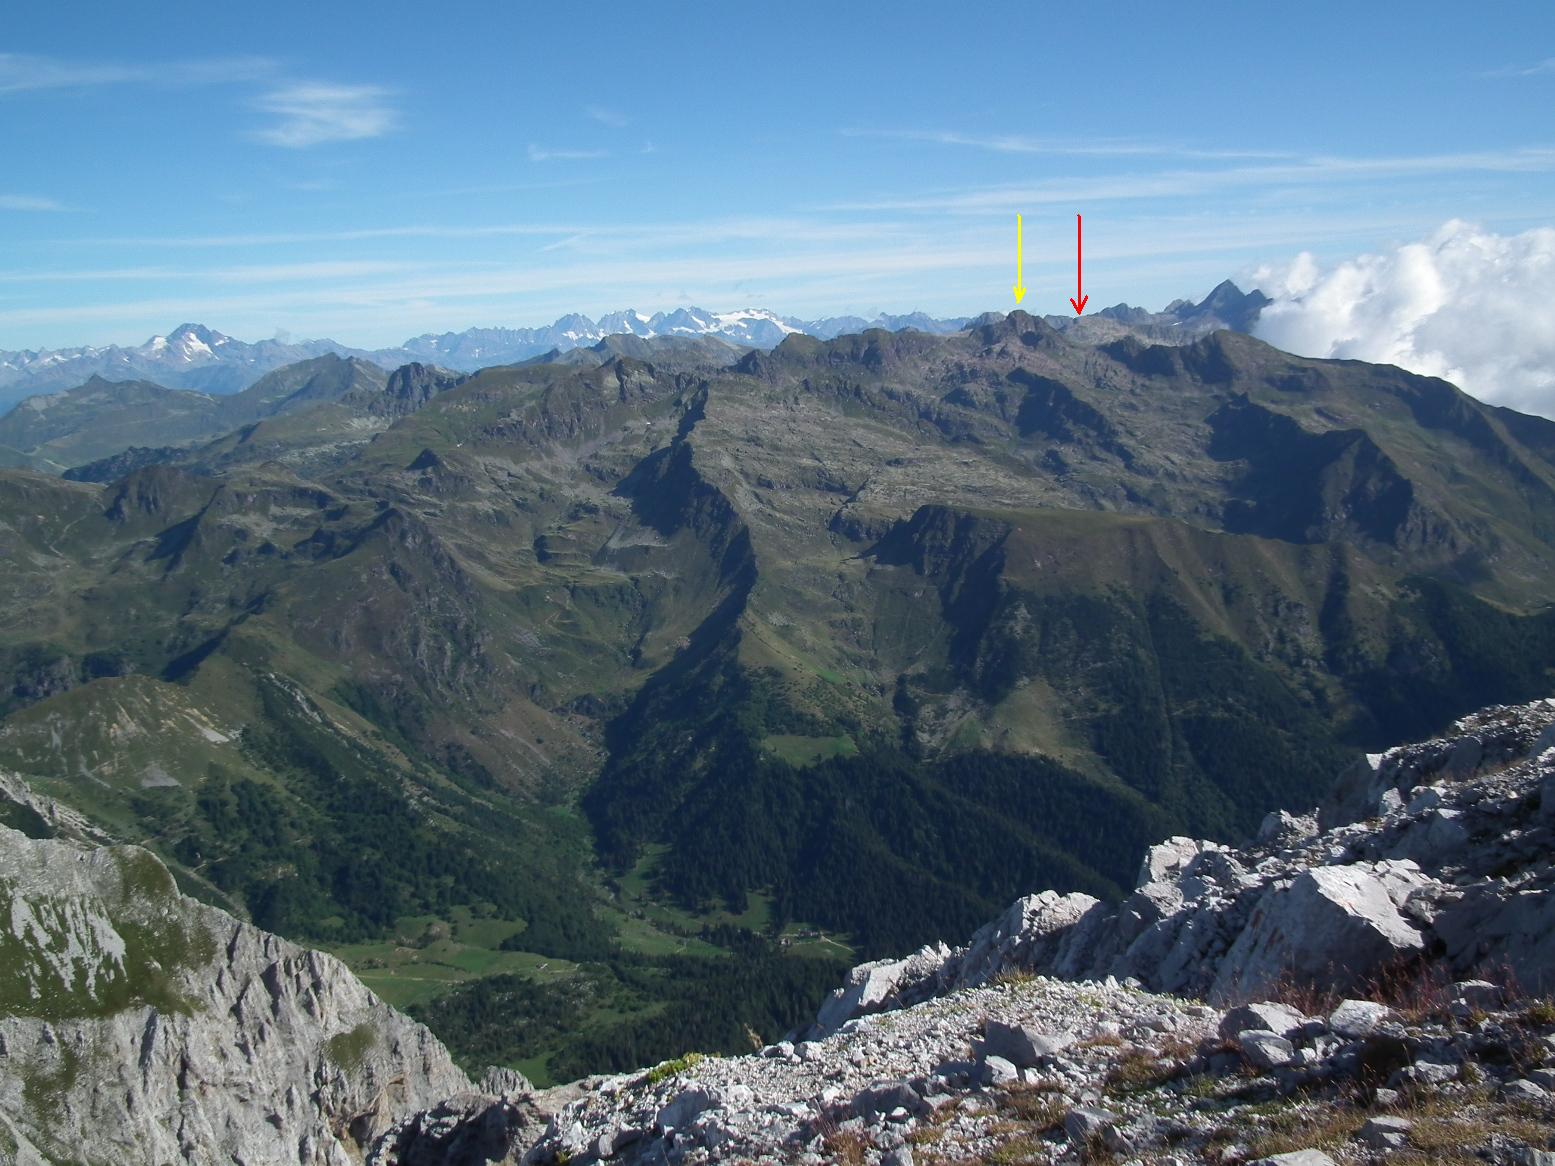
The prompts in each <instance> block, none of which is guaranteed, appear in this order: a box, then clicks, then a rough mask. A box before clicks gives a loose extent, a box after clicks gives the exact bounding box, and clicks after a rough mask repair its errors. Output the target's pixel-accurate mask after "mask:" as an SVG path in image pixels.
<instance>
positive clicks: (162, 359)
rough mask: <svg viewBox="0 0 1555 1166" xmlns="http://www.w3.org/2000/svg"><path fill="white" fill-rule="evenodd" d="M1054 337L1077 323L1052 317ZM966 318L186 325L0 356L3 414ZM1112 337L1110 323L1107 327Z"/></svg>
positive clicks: (1235, 303) (1208, 321)
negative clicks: (272, 379) (26, 404)
mask: <svg viewBox="0 0 1555 1166" xmlns="http://www.w3.org/2000/svg"><path fill="white" fill-rule="evenodd" d="M1264 302H1265V301H1264V299H1263V297H1262V296H1261V295H1260V294H1259V293H1257V292H1252V293H1248V294H1247V295H1245V296H1244V295H1243V294H1242V293H1241V292H1240V291H1239V290H1238V289H1237V288H1236V287H1235V285H1234V284H1231V283H1229V282H1227V283H1223V284H1221V285H1220V286H1219V287H1218V288H1216V289H1215V290H1214V291H1213V292H1211V293H1210V295H1209V296H1207V297H1206V298H1205V299H1204V301H1203V302H1202V303H1200V304H1197V305H1195V304H1190V303H1188V302H1187V301H1177V302H1174V303H1173V304H1170V305H1168V306H1167V308H1166V309H1165V310H1164V311H1163V312H1159V313H1150V312H1146V311H1145V310H1144V309H1142V308H1131V307H1128V306H1127V305H1124V304H1119V305H1117V306H1116V307H1113V308H1108V309H1105V310H1103V311H1102V312H1100V313H1096V314H1094V315H1093V316H1091V317H1087V318H1086V319H1085V320H1084V321H1082V322H1081V323H1080V324H1079V326H1080V327H1082V328H1090V327H1093V326H1094V325H1095V322H1096V321H1097V320H1103V321H1110V322H1112V323H1127V324H1129V325H1131V326H1133V327H1135V328H1146V329H1154V330H1155V331H1157V332H1160V333H1161V335H1157V336H1154V337H1153V338H1154V339H1170V330H1171V329H1173V328H1176V329H1179V330H1184V331H1186V332H1188V333H1191V334H1197V333H1199V332H1202V331H1207V330H1210V329H1211V328H1216V327H1230V328H1236V329H1239V330H1244V331H1245V330H1246V328H1247V327H1248V325H1249V324H1250V322H1251V320H1252V319H1254V318H1256V315H1257V309H1258V308H1259V307H1261V306H1262V304H1263V303H1264ZM1049 322H1050V323H1053V324H1054V325H1055V326H1057V327H1061V328H1067V327H1070V326H1072V322H1071V321H1070V320H1066V319H1064V318H1063V317H1058V316H1055V317H1052V318H1051V319H1050V321H1049ZM966 323H967V320H966V319H965V318H964V317H961V318H954V319H938V318H935V317H932V316H929V315H927V314H925V313H923V312H912V313H908V314H906V315H896V316H893V315H879V316H876V317H875V318H874V319H873V320H866V319H864V318H862V317H859V316H831V317H826V318H823V319H818V320H801V319H798V318H795V317H791V316H779V315H777V314H776V313H774V312H771V311H768V310H767V309H765V308H747V309H745V310H743V311H734V312H709V311H707V310H705V309H703V308H694V307H693V308H679V309H676V310H675V311H672V312H658V313H655V314H654V315H652V316H648V317H645V316H642V315H641V314H639V313H638V312H636V311H633V310H630V309H628V310H626V311H621V312H611V313H609V314H607V315H605V316H602V317H600V319H598V320H592V319H590V318H589V317H587V316H583V315H579V314H577V313H571V314H568V315H565V316H562V317H561V318H560V319H558V320H557V321H556V322H555V323H553V324H549V325H545V326H543V327H538V328H469V329H466V330H465V331H463V332H445V333H442V334H441V335H433V334H430V333H429V334H425V335H421V336H416V337H413V338H411V339H409V340H407V341H405V342H404V344H402V345H400V346H399V347H398V348H382V349H375V350H367V349H361V348H352V347H350V346H347V345H344V344H340V343H337V342H336V341H334V340H298V341H292V340H279V339H277V340H261V341H258V342H255V343H248V342H245V341H242V340H235V339H233V338H232V337H231V336H226V335H223V334H222V333H220V332H217V331H215V330H213V329H211V328H207V327H205V326H204V325H202V324H181V325H179V326H178V327H177V328H175V329H173V330H172V331H171V332H169V333H168V334H167V335H165V336H153V337H151V339H149V340H147V341H146V342H145V343H144V344H140V345H137V346H133V347H124V346H120V345H107V346H103V347H79V348H61V349H54V350H48V349H43V350H22V351H17V352H4V351H0V404H5V403H7V402H14V401H19V400H21V399H23V398H25V397H28V396H32V395H34V394H37V393H47V392H52V391H56V390H59V389H68V388H72V387H74V386H76V385H79V384H81V383H83V382H85V381H87V380H89V379H91V378H92V377H102V378H104V379H106V380H112V381H124V380H145V381H151V382H154V383H156V384H160V385H163V386H165V387H168V388H178V389H196V390H199V391H202V392H206V393H212V394H218V395H219V394H225V393H232V392H236V391H238V390H240V389H243V388H246V387H247V386H248V385H250V384H252V383H253V381H254V380H256V379H257V378H258V377H259V376H261V375H263V374H264V373H267V372H269V371H271V370H272V369H276V368H279V367H281V366H282V365H287V364H293V363H296V362H298V361H302V360H307V359H310V358H312V357H317V356H322V355H325V354H327V353H333V354H335V355H337V356H343V357H355V358H357V359H360V360H367V361H371V362H373V363H375V364H378V365H381V366H384V367H386V368H394V367H397V366H398V365H402V364H407V363H411V362H413V361H420V362H425V363H431V364H439V365H443V366H445V367H447V368H452V369H457V370H460V371H463V372H470V371H473V370H475V369H478V368H486V367H489V366H491V365H497V364H512V363H514V362H516V361H520V360H527V359H530V358H532V357H536V356H540V355H542V354H544V353H547V352H552V351H555V352H566V351H568V350H569V349H573V348H578V347H583V346H586V345H590V344H594V343H596V342H598V341H600V340H603V339H604V338H605V337H607V336H614V335H627V336H637V337H639V338H643V339H648V338H654V337H687V338H694V337H712V338H715V339H719V340H724V341H727V342H728V343H730V344H734V345H738V346H741V347H753V348H771V347H773V346H774V345H776V344H778V343H779V342H780V341H782V339H783V338H784V337H785V336H788V335H790V334H791V333H794V332H803V333H804V334H806V335H808V336H815V337H818V338H820V339H823V340H829V339H832V338H833V337H836V336H840V335H842V334H844V333H848V332H862V331H864V330H866V329H868V328H884V329H886V330H887V331H892V332H896V331H900V330H901V329H903V328H911V329H914V330H916V331H920V332H931V333H947V332H955V331H957V330H959V329H960V328H962V327H963V326H965V324H966ZM1103 327H1105V325H1103Z"/></svg>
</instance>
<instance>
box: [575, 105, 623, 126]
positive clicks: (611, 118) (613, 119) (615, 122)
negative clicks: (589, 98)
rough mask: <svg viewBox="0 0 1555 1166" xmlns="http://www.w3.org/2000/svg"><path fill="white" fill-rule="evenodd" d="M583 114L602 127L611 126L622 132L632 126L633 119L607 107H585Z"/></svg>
mask: <svg viewBox="0 0 1555 1166" xmlns="http://www.w3.org/2000/svg"><path fill="white" fill-rule="evenodd" d="M583 112H584V113H585V114H586V115H587V116H589V117H591V118H593V119H594V120H595V121H597V122H598V123H599V124H600V125H602V126H609V127H610V128H611V129H613V130H622V129H625V128H626V127H627V126H629V125H631V124H632V119H631V118H629V117H627V116H626V114H624V113H622V112H621V111H620V110H618V109H611V108H610V107H609V106H605V105H585V106H584V107H583Z"/></svg>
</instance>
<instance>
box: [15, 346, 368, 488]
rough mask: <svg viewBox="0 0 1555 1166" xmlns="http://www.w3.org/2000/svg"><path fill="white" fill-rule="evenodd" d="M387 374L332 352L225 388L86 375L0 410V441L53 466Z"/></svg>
mask: <svg viewBox="0 0 1555 1166" xmlns="http://www.w3.org/2000/svg"><path fill="white" fill-rule="evenodd" d="M207 335H212V334H210V333H207ZM230 343H234V344H238V343H241V341H230ZM388 376H389V374H388V373H387V372H385V371H384V370H383V369H381V368H379V367H378V366H377V365H375V364H372V363H371V362H369V361H365V360H361V359H359V358H357V357H349V356H348V357H340V356H336V355H335V354H334V353H326V354H324V355H323V356H316V357H313V358H312V359H311V360H303V361H298V362H297V363H295V364H290V365H286V366H284V367H282V368H279V369H275V370H272V371H271V372H268V373H266V374H265V375H264V376H262V377H260V378H259V379H258V380H257V381H255V382H254V383H253V384H252V385H250V386H249V387H248V388H246V389H244V390H243V391H242V392H240V393H232V394H230V395H227V396H212V395H211V394H209V393H202V392H195V391H191V390H188V389H170V388H167V387H166V386H164V385H159V384H153V383H152V382H150V381H144V380H135V381H112V380H107V379H105V378H103V377H101V376H93V377H92V378H91V379H89V380H88V381H86V383H85V384H81V385H76V386H74V387H72V388H69V389H66V390H65V391H63V392H58V393H47V394H41V395H39V396H35V397H29V398H27V400H25V401H23V402H22V403H21V404H20V405H18V406H16V408H14V409H12V410H11V411H10V412H9V413H7V414H6V415H5V416H4V417H0V449H7V450H10V451H13V452H14V453H15V454H17V455H20V456H21V458H24V459H25V460H16V459H12V460H11V464H15V465H20V466H22V467H23V468H29V469H39V470H48V471H53V472H55V473H58V472H59V471H61V470H63V469H65V468H66V467H69V466H79V465H82V464H84V463H87V462H92V461H95V460H96V459H99V458H104V457H111V456H113V455H116V454H119V453H121V452H122V451H124V450H128V449H131V448H135V447H144V446H154V447H174V446H183V445H189V444H191V443H194V442H198V441H201V440H208V439H210V438H212V437H216V436H218V435H219V434H223V433H230V432H231V431H232V430H234V429H237V428H238V427H239V426H241V425H248V424H251V423H253V422H256V421H259V420H261V419H262V418H266V417H275V416H279V415H281V414H286V413H294V412H297V411H298V410H300V409H305V408H307V407H308V406H310V405H315V404H319V403H322V402H326V401H334V400H338V399H340V398H342V397H345V396H346V395H347V394H350V393H352V392H353V391H354V392H355V393H356V394H357V395H359V396H360V395H362V394H364V393H365V394H368V395H372V394H381V393H382V392H383V390H384V388H385V385H386V382H387V381H388Z"/></svg>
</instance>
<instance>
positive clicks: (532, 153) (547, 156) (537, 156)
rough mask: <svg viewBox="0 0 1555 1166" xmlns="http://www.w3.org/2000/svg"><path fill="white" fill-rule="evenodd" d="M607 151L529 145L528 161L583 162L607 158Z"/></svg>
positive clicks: (608, 153) (608, 154) (608, 155)
mask: <svg viewBox="0 0 1555 1166" xmlns="http://www.w3.org/2000/svg"><path fill="white" fill-rule="evenodd" d="M608 157H610V151H609V150H580V149H574V148H570V147H561V148H555V147H550V146H537V145H535V144H534V143H533V142H530V143H529V160H530V161H531V162H583V161H587V160H588V159H590V158H608Z"/></svg>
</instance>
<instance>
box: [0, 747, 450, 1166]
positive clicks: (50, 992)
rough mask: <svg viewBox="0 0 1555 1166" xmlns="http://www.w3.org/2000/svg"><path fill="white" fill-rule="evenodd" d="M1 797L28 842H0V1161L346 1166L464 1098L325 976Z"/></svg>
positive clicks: (127, 850) (359, 993)
mask: <svg viewBox="0 0 1555 1166" xmlns="http://www.w3.org/2000/svg"><path fill="white" fill-rule="evenodd" d="M0 795H3V796H0V806H3V808H4V810H5V816H6V818H7V820H9V821H11V822H12V823H14V824H18V825H20V826H22V827H23V829H24V830H25V831H26V833H23V832H22V831H19V830H15V829H11V828H10V827H9V826H5V825H0V888H3V895H4V902H5V905H6V907H5V913H4V916H3V917H0V1162H6V1163H11V1162H15V1163H21V1164H24V1166H32V1164H37V1163H62V1162H70V1163H92V1164H97V1163H102V1164H109V1163H113V1164H120V1163H157V1164H159V1166H160V1164H163V1163H167V1164H171V1163H191V1164H193V1163H198V1164H201V1166H204V1164H206V1163H245V1164H253V1166H265V1164H270V1163H302V1164H304V1166H346V1164H348V1163H352V1162H359V1161H361V1155H362V1152H363V1150H364V1149H365V1148H366V1147H368V1146H370V1145H371V1144H373V1143H374V1142H375V1141H376V1140H377V1138H378V1137H379V1135H381V1134H382V1133H383V1132H384V1131H385V1129H387V1128H388V1127H389V1126H390V1125H392V1124H393V1123H394V1122H396V1121H398V1120H399V1119H401V1118H403V1117H404V1116H405V1115H407V1114H410V1113H413V1112H416V1111H419V1110H422V1109H424V1108H426V1107H428V1106H430V1105H432V1104H434V1103H435V1102H437V1101H438V1100H439V1099H441V1098H444V1097H447V1096H449V1095H452V1094H456V1093H459V1092H461V1091H466V1090H468V1089H469V1088H470V1083H469V1081H468V1080H467V1079H466V1078H465V1075H464V1074H463V1073H462V1072H461V1071H460V1070H459V1069H458V1068H457V1067H456V1066H455V1065H454V1064H453V1062H452V1061H451V1060H450V1058H449V1056H448V1053H447V1051H446V1050H445V1049H444V1048H443V1047H442V1045H441V1044H439V1043H438V1042H437V1040H436V1039H435V1038H434V1037H433V1036H432V1034H431V1033H429V1032H428V1031H427V1030H426V1029H425V1028H423V1027H422V1026H421V1025H419V1024H415V1023H412V1022H411V1021H409V1020H408V1019H406V1018H405V1017H403V1016H401V1015H400V1014H399V1013H397V1012H395V1011H394V1010H393V1009H391V1008H389V1007H388V1006H387V1005H385V1004H384V1003H383V1002H382V1001H380V1000H379V999H378V998H377V997H376V996H374V995H373V994H372V993H371V992H369V991H368V990H367V989H366V988H365V987H363V985H362V984H361V982H360V981H359V980H357V979H356V977H355V976H353V975H352V974H351V972H350V971H349V970H348V969H347V968H346V967H345V965H343V964H341V963H340V962H339V961H338V960H336V959H334V958H333V957H331V956H327V955H323V954H321V953H319V952H316V951H308V950H305V949H303V948H300V947H297V946H296V945H294V944H291V943H288V942H286V941H285V940H282V939H279V938H278V937H276V936H274V935H271V934H269V933H267V932H264V931H261V930H259V929H258V928H256V927H252V926H250V925H248V924H246V923H242V922H239V921H238V920H236V919H234V918H232V917H231V916H230V915H227V914H225V913H223V912H221V911H218V910H216V909H214V908H211V907H207V906H205V905H203V904H200V903H198V902H196V901H195V900H193V899H190V898H187V897H185V896H183V895H181V894H179V893H178V890H177V888H176V887H175V885H174V882H173V879H172V876H171V875H170V874H169V873H168V871H167V869H166V868H165V867H164V866H163V865H162V864H161V863H160V862H159V861H158V860H157V859H156V858H155V857H154V856H153V855H151V854H150V853H149V852H148V851H145V850H141V849H139V848H138V847H132V846H93V845H91V844H90V842H91V836H90V834H89V833H88V828H87V827H85V824H84V823H83V822H82V821H81V820H80V819H78V818H76V817H74V816H73V815H72V814H71V813H70V812H69V811H68V810H65V809H63V808H62V807H59V806H58V805H57V804H54V803H50V802H47V801H46V800H44V799H39V798H36V797H34V796H32V795H30V794H29V793H28V792H27V790H26V787H25V786H24V785H22V784H21V783H20V782H16V781H13V780H10V779H7V778H4V777H3V775H0ZM29 835H34V836H33V837H29ZM48 835H53V836H54V837H48ZM80 839H85V841H80Z"/></svg>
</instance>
